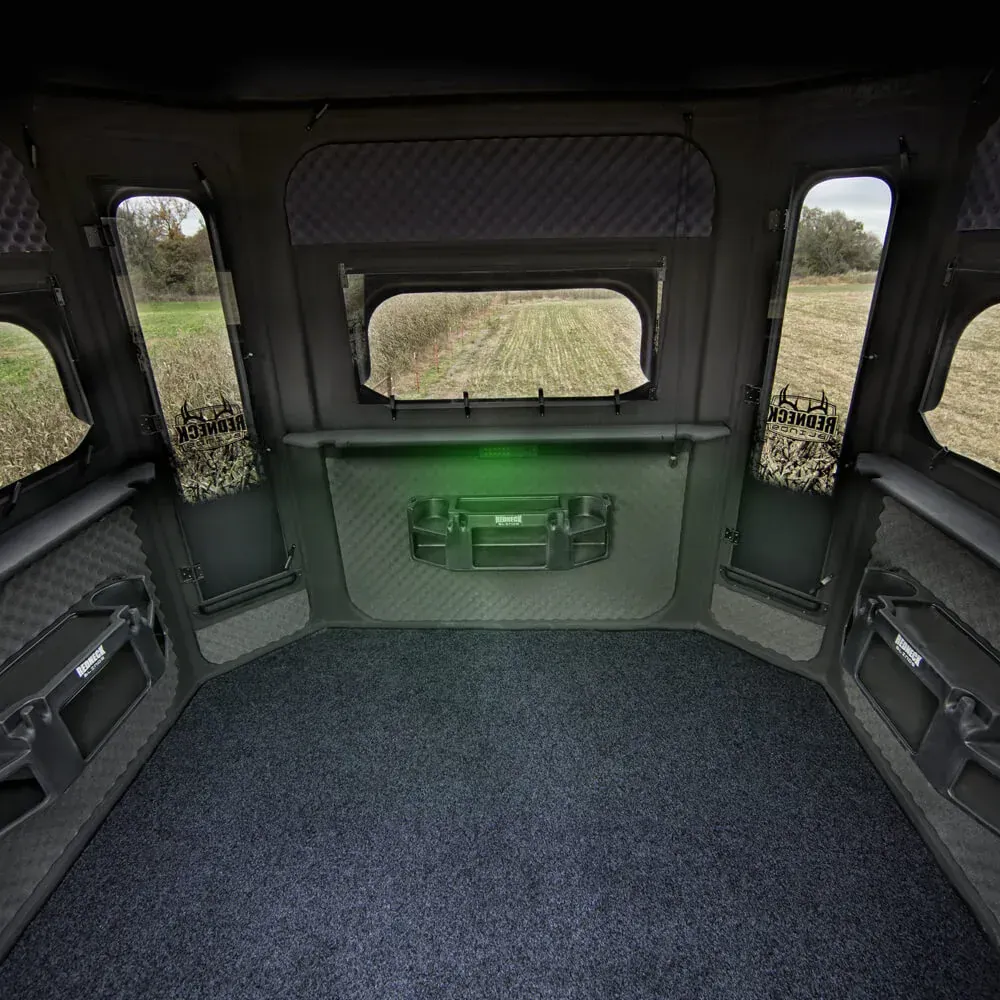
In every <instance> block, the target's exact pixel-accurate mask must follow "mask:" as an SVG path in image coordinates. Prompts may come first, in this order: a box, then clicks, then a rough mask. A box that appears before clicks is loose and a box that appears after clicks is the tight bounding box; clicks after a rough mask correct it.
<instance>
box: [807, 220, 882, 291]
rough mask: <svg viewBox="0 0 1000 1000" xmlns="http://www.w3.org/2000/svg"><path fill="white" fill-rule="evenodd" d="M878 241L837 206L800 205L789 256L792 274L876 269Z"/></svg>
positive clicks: (811, 275) (877, 263)
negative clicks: (835, 208)
mask: <svg viewBox="0 0 1000 1000" xmlns="http://www.w3.org/2000/svg"><path fill="white" fill-rule="evenodd" d="M881 257H882V241H881V240H880V239H879V238H878V237H877V236H876V235H875V234H874V233H869V232H867V231H866V230H865V226H864V223H863V222H859V221H858V220H857V219H850V218H848V217H847V215H846V214H845V213H844V212H842V211H840V210H839V209H837V210H836V211H832V212H826V211H824V210H823V209H822V208H803V209H802V215H801V216H800V217H799V228H798V232H797V234H796V237H795V253H794V255H793V257H792V275H793V277H796V278H799V277H807V276H808V277H814V276H821V275H833V274H846V273H847V272H848V271H877V270H878V265H879V260H880V259H881Z"/></svg>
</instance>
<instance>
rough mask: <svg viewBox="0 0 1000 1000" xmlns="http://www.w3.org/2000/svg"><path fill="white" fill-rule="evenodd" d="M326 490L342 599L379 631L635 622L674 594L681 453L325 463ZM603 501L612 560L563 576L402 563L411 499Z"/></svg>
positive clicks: (406, 557) (683, 470)
mask: <svg viewBox="0 0 1000 1000" xmlns="http://www.w3.org/2000/svg"><path fill="white" fill-rule="evenodd" d="M327 468H328V472H329V479H330V492H331V496H332V498H333V510H334V516H335V519H336V524H337V534H338V537H339V540H340V549H341V554H342V558H343V563H344V574H345V578H346V581H347V588H348V591H349V593H350V597H351V600H352V601H353V602H354V604H355V606H356V607H357V608H358V609H359V610H360V611H361V612H363V613H364V614H366V615H368V616H369V617H371V618H373V619H377V620H380V621H413V622H448V621H452V622H461V621H585V620H589V621H592V622H593V621H602V620H638V619H640V618H646V617H648V616H650V615H652V614H655V613H656V612H657V611H659V610H660V609H661V608H663V607H664V606H665V605H666V604H667V603H668V602H669V601H670V599H671V597H672V596H673V593H674V581H675V577H676V572H677V554H678V547H679V545H680V536H681V522H682V515H683V507H684V488H685V484H686V482H687V454H686V453H682V454H680V455H679V456H678V458H677V462H676V464H675V465H674V466H671V464H670V459H669V456H667V455H666V454H662V453H620V454H598V453H595V454H591V455H551V456H548V455H541V456H538V457H529V458H519V459H516V460H511V459H485V458H484V459H478V458H468V457H458V456H453V457H447V456H440V455H420V454H412V455H406V456H393V457H377V456H375V457H352V458H330V459H328V460H327ZM549 493H553V494H555V493H559V494H567V493H569V494H572V493H584V494H587V493H607V494H609V495H610V496H611V497H612V498H613V501H614V510H613V514H612V527H611V554H610V556H609V558H607V559H605V560H603V561H602V562H598V563H593V564H591V565H589V566H581V567H578V568H576V569H572V570H565V571H561V572H545V571H524V572H521V571H514V570H505V571H501V572H489V571H475V572H449V571H448V570H445V569H441V568H439V567H436V566H430V565H427V564H425V563H419V562H415V561H414V560H413V559H411V558H410V546H409V537H408V531H409V529H408V525H407V520H406V506H407V503H408V502H409V500H410V499H411V498H413V497H417V496H438V495H441V496H448V495H456V494H457V495H464V496H530V495H544V494H549Z"/></svg>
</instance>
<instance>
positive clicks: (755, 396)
mask: <svg viewBox="0 0 1000 1000" xmlns="http://www.w3.org/2000/svg"><path fill="white" fill-rule="evenodd" d="M743 402H744V403H749V404H750V405H751V406H757V405H759V404H760V386H759V385H745V386H743Z"/></svg>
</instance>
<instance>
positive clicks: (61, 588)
mask: <svg viewBox="0 0 1000 1000" xmlns="http://www.w3.org/2000/svg"><path fill="white" fill-rule="evenodd" d="M140 574H141V575H144V576H145V577H146V578H147V580H148V579H149V566H148V565H147V562H146V556H145V554H144V553H143V550H142V543H141V542H140V540H139V536H138V534H137V533H136V527H135V522H134V521H133V520H132V514H131V509H130V508H128V507H120V508H118V509H117V510H115V511H113V512H112V513H110V514H108V515H106V516H105V517H103V518H101V519H100V520H99V521H95V522H94V523H93V524H91V525H90V526H89V527H87V528H85V529H84V530H83V531H81V532H80V533H79V534H77V535H75V536H74V537H72V538H70V539H69V540H67V541H65V542H63V543H62V544H61V545H60V546H59V547H58V548H55V549H53V550H52V551H51V552H49V553H48V554H47V555H45V556H43V557H42V558H41V559H39V560H38V561H37V562H35V563H32V564H31V565H30V566H28V567H27V568H25V569H23V570H21V571H20V572H19V573H18V574H17V575H15V576H14V577H12V578H11V579H10V580H9V581H8V582H7V583H6V584H4V585H3V588H2V589H0V659H6V658H7V657H8V656H10V655H11V654H13V653H15V652H17V651H18V650H19V649H20V648H21V647H22V646H24V645H25V644H26V643H27V642H28V641H29V640H30V639H32V638H34V636H36V635H37V634H38V633H39V632H40V631H42V629H44V628H46V627H47V626H48V625H50V624H51V623H52V622H53V621H55V620H56V619H57V618H58V617H59V616H60V615H62V614H64V613H65V612H66V611H67V610H68V609H69V608H70V607H71V606H72V605H73V604H75V603H76V602H77V601H79V600H80V599H81V598H83V597H84V596H86V595H87V594H88V593H90V591H92V590H94V589H95V588H96V587H97V586H98V585H99V584H101V583H103V582H104V581H105V580H107V579H108V578H109V577H112V576H135V575H140ZM149 590H150V593H151V594H152V595H153V600H154V602H156V593H155V588H154V587H153V584H152V582H151V581H150V583H149ZM156 606H157V608H159V605H158V603H157V604H156ZM176 691H177V663H176V659H175V656H174V653H173V648H172V646H170V647H169V648H168V656H167V664H166V670H165V671H164V673H163V676H162V677H161V678H160V680H159V681H157V683H156V684H154V685H153V688H152V690H150V691H149V693H148V694H147V695H146V697H145V698H143V700H142V701H140V702H139V704H138V705H137V706H136V708H135V709H134V710H133V711H132V713H131V714H130V715H129V716H128V717H127V718H126V719H125V721H124V722H123V723H122V724H121V726H120V727H119V729H118V730H117V732H116V733H115V734H114V735H113V736H112V737H111V739H110V740H109V741H108V742H107V743H106V744H105V745H104V747H103V748H102V749H101V750H100V751H99V752H98V753H97V755H96V756H95V757H94V758H93V759H92V760H91V762H90V763H89V764H88V765H87V766H86V768H84V771H83V773H82V774H81V776H80V777H79V778H77V780H76V781H75V782H74V783H73V784H72V785H71V786H70V787H69V789H68V790H67V791H66V792H64V793H63V794H62V795H61V796H59V798H57V799H55V800H54V801H53V802H52V803H50V804H49V805H48V806H46V807H45V808H44V809H42V810H41V811H40V812H38V813H36V814H34V815H32V816H29V817H28V818H27V819H25V820H24V821H22V822H21V823H19V824H18V825H17V826H15V827H12V828H11V829H10V830H9V831H8V832H7V833H5V834H0V954H2V953H3V951H4V950H5V949H6V947H8V946H9V945H10V943H11V941H12V938H13V935H14V932H15V931H16V929H17V926H16V925H17V924H18V923H19V920H18V913H19V911H20V910H21V909H22V907H24V906H25V905H26V904H27V903H28V902H29V900H30V898H31V896H32V893H33V892H34V891H35V890H36V888H37V887H38V885H39V883H40V882H41V880H42V879H43V878H44V877H45V875H46V874H47V873H48V872H49V870H50V869H51V868H52V866H53V865H54V864H55V863H56V862H57V861H58V860H59V858H60V856H61V855H62V854H63V852H64V851H65V850H66V849H67V848H68V847H69V845H70V843H71V842H72V840H73V838H74V837H75V836H76V835H77V833H78V832H79V831H80V828H81V827H82V826H83V825H84V823H85V822H86V821H87V820H88V819H90V817H91V816H92V815H93V813H94V811H95V810H96V809H97V807H98V806H99V805H100V804H101V802H102V800H103V799H104V797H105V796H106V795H107V794H108V792H110V791H111V789H112V787H113V786H114V784H115V782H116V781H117V780H118V778H119V777H121V775H122V773H123V772H124V771H125V769H126V768H127V767H128V765H129V764H130V763H131V761H132V760H133V758H134V757H135V756H136V754H137V753H138V752H139V750H140V749H141V748H142V747H143V746H144V745H145V744H146V742H147V741H148V740H149V738H150V737H151V736H152V735H153V733H154V732H155V730H156V728H157V727H158V726H159V724H160V723H161V722H162V721H163V719H164V717H165V716H166V714H167V710H168V709H169V708H170V706H171V704H172V703H173V700H174V695H175V693H176Z"/></svg>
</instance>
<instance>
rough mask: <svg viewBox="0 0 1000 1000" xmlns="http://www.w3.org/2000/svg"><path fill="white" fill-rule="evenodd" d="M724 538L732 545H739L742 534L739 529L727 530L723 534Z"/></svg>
mask: <svg viewBox="0 0 1000 1000" xmlns="http://www.w3.org/2000/svg"><path fill="white" fill-rule="evenodd" d="M722 537H723V538H724V539H725V540H726V541H727V542H729V544H730V545H738V544H739V541H740V532H739V529H738V528H726V530H725V531H724V532H723V533H722Z"/></svg>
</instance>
